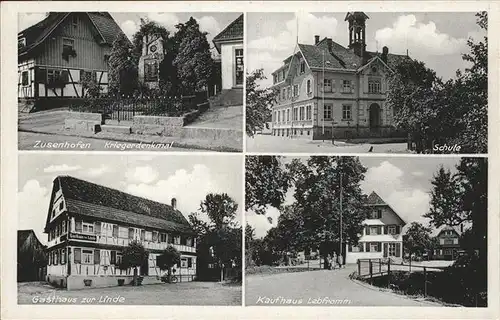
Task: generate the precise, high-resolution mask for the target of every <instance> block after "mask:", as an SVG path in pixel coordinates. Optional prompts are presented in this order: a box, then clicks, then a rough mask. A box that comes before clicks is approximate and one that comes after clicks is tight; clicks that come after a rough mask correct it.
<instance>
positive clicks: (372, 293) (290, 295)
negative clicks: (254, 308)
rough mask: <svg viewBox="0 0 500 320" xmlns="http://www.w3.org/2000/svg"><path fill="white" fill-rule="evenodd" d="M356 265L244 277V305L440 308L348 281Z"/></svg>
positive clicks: (434, 304) (435, 304)
mask: <svg viewBox="0 0 500 320" xmlns="http://www.w3.org/2000/svg"><path fill="white" fill-rule="evenodd" d="M355 269H356V265H347V266H346V268H344V269H340V270H338V269H337V270H317V271H305V272H293V273H278V274H270V275H269V274H266V275H258V274H256V275H249V276H247V277H246V287H245V291H246V292H245V302H246V305H263V306H264V305H265V306H283V305H304V306H440V304H437V303H431V302H428V301H423V300H422V301H417V300H413V299H410V298H407V297H405V296H402V295H397V294H394V293H391V292H386V291H380V290H379V289H378V288H375V287H372V286H369V285H365V284H361V283H360V282H357V281H353V280H351V279H349V274H350V273H352V272H353V271H354V270H355Z"/></svg>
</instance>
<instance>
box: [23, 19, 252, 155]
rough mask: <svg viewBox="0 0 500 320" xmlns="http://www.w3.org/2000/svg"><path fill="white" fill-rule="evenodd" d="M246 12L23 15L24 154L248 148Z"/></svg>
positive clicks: (230, 149) (235, 149) (233, 149)
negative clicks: (244, 128)
mask: <svg viewBox="0 0 500 320" xmlns="http://www.w3.org/2000/svg"><path fill="white" fill-rule="evenodd" d="M243 57H244V56H243V13H241V12H213V13H202V12H191V13H189V12H176V13H170V12H169V13H166V12H165V13H162V12H149V13H139V12H37V13H29V12H27V13H20V14H19V16H18V77H17V78H18V85H17V87H18V90H17V95H18V115H19V116H18V118H19V119H18V130H19V149H20V150H111V151H113V150H117V151H122V150H151V151H174V150H181V151H182V150H193V149H195V150H210V151H241V150H242V148H243V145H242V137H243V131H242V126H243V78H244V69H243V68H244V64H243Z"/></svg>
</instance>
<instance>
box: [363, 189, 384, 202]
mask: <svg viewBox="0 0 500 320" xmlns="http://www.w3.org/2000/svg"><path fill="white" fill-rule="evenodd" d="M366 204H367V205H387V203H385V201H384V200H382V198H380V196H379V195H378V194H377V193H376V192H375V191H373V192H372V193H370V195H369V196H368V199H366Z"/></svg>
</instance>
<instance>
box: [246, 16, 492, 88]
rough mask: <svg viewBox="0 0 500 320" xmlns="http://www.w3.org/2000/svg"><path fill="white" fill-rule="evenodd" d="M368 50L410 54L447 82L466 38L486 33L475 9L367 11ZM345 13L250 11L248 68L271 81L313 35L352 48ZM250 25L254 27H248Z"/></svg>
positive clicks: (459, 62)
mask: <svg viewBox="0 0 500 320" xmlns="http://www.w3.org/2000/svg"><path fill="white" fill-rule="evenodd" d="M366 14H367V15H368V16H369V19H368V20H367V22H366V42H367V43H366V45H367V46H366V49H367V50H368V51H377V49H378V51H379V52H381V51H382V47H383V46H387V47H388V48H389V53H396V54H406V50H408V54H409V56H410V57H411V58H414V59H418V60H421V61H423V62H425V64H426V65H427V67H429V68H431V69H433V70H435V71H436V73H437V75H438V76H440V77H442V78H443V79H445V80H447V79H450V78H453V77H455V72H456V70H457V69H462V70H463V69H464V68H465V67H466V66H467V63H466V62H464V61H463V60H462V58H461V53H465V52H468V47H467V45H466V43H467V39H468V38H469V37H471V36H472V37H473V38H474V39H478V40H482V39H483V36H484V35H485V34H486V33H485V32H484V31H482V30H481V29H480V28H479V27H478V26H477V25H476V17H475V13H474V12H465V13H464V12H432V13H426V12H418V13H407V12H396V13H395V12H390V13H385V12H377V13H369V12H366ZM345 15H346V13H325V12H322V13H297V14H295V13H250V12H249V13H248V14H247V39H246V40H247V66H248V71H249V72H252V71H253V70H255V69H258V68H263V69H264V73H265V75H266V76H267V78H268V79H267V80H266V81H263V82H261V83H260V84H261V85H262V86H268V85H270V84H271V83H272V76H271V72H273V71H274V70H276V69H277V68H278V67H279V66H281V65H282V62H283V60H285V59H286V58H287V57H288V56H290V55H291V54H292V53H293V51H294V48H295V44H296V42H297V21H298V30H299V32H298V42H299V43H302V44H311V45H312V44H314V36H315V35H319V36H320V39H323V38H324V37H329V38H332V39H333V40H334V41H336V42H337V43H339V44H341V45H343V46H344V47H347V46H348V41H349V34H348V23H347V21H344V18H345ZM250 26H251V27H250Z"/></svg>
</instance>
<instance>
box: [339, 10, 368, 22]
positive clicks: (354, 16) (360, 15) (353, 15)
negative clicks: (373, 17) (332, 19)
mask: <svg viewBox="0 0 500 320" xmlns="http://www.w3.org/2000/svg"><path fill="white" fill-rule="evenodd" d="M366 19H370V17H368V16H367V15H366V14H365V13H364V12H361V11H355V12H348V13H347V14H346V15H345V19H344V21H349V20H366Z"/></svg>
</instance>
